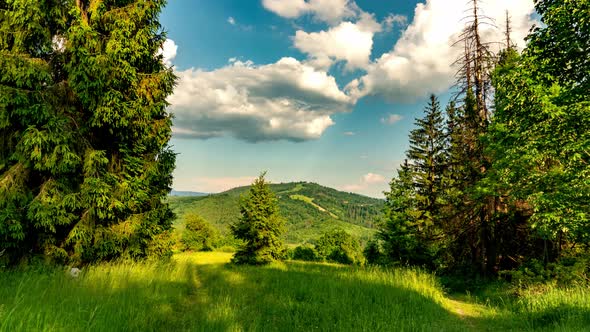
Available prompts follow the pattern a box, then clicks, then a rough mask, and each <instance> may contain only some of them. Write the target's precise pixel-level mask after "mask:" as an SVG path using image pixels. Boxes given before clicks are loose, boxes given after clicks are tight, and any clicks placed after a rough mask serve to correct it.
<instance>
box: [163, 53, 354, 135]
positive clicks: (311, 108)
mask: <svg viewBox="0 0 590 332" xmlns="http://www.w3.org/2000/svg"><path fill="white" fill-rule="evenodd" d="M177 75H178V77H179V82H178V85H177V87H176V89H175V91H174V94H173V95H172V96H171V97H170V98H169V102H170V104H171V106H170V110H171V111H172V113H174V116H175V119H174V127H173V132H174V134H175V135H176V137H186V138H201V139H206V138H212V137H220V136H226V135H230V136H233V137H236V138H238V139H242V140H245V141H250V142H258V141H264V140H279V139H285V140H291V141H305V140H312V139H317V138H319V137H320V136H321V135H322V134H323V133H324V131H325V130H326V129H327V128H328V127H330V126H331V125H333V124H334V122H333V121H332V118H331V115H333V114H335V113H339V112H349V111H350V110H351V108H352V106H353V105H354V104H355V102H356V100H354V99H352V98H350V97H349V96H348V95H346V94H345V93H343V92H342V91H341V90H340V89H339V88H338V85H337V84H336V80H335V79H334V77H332V76H330V75H328V74H327V73H326V72H324V71H318V70H316V69H314V68H313V67H311V66H309V65H307V64H304V63H301V62H299V61H298V60H296V59H293V58H282V59H281V60H279V61H278V62H277V63H274V64H269V65H262V66H257V65H254V64H253V63H252V62H251V61H246V62H242V61H239V60H236V59H231V61H230V64H229V65H228V66H226V67H223V68H221V69H217V70H214V71H203V70H200V69H188V70H185V71H181V72H178V73H177Z"/></svg>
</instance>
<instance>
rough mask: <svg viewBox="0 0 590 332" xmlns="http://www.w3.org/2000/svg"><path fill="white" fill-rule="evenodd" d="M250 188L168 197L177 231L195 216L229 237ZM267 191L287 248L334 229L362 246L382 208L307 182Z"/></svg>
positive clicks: (373, 200) (362, 198)
mask: <svg viewBox="0 0 590 332" xmlns="http://www.w3.org/2000/svg"><path fill="white" fill-rule="evenodd" d="M249 188H250V187H249V186H246V187H239V188H234V189H231V190H228V191H226V192H222V193H219V194H211V195H208V196H202V197H180V196H171V197H169V203H170V205H171V207H172V209H173V211H174V212H175V213H176V215H177V221H176V227H177V228H183V224H184V217H185V216H186V215H188V214H191V213H194V214H198V215H200V216H201V217H203V218H205V219H206V220H207V221H209V222H210V223H211V224H212V225H213V226H215V227H216V228H217V229H219V231H220V232H221V233H222V234H224V235H227V234H229V225H230V224H232V223H234V222H235V221H237V220H238V218H239V217H240V208H239V201H240V196H241V195H244V194H247V191H248V190H249ZM270 188H271V190H272V191H274V192H275V194H276V196H277V198H278V204H279V208H280V211H281V215H282V216H283V218H284V219H285V226H286V232H285V235H284V240H285V242H286V243H287V244H298V243H303V242H314V241H315V240H317V239H318V238H319V237H320V236H321V235H322V234H323V233H324V232H326V231H328V230H330V229H334V228H341V229H344V230H346V231H347V232H349V233H351V234H353V235H355V236H357V237H359V238H360V239H361V240H363V242H364V241H366V240H368V239H369V238H370V237H371V236H372V235H373V234H374V233H375V232H376V229H375V222H376V219H377V218H378V216H379V215H380V213H381V210H382V208H383V204H384V201H383V200H380V199H376V198H370V197H366V196H362V195H357V194H353V193H346V192H342V191H338V190H336V189H332V188H328V187H324V186H321V185H318V184H315V183H308V182H294V183H281V184H271V185H270Z"/></svg>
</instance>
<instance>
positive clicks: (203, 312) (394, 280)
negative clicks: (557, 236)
mask: <svg viewBox="0 0 590 332" xmlns="http://www.w3.org/2000/svg"><path fill="white" fill-rule="evenodd" d="M230 257H231V254H228V253H196V254H188V253H185V254H180V255H177V256H175V257H174V259H173V261H172V262H170V263H114V264H102V265H98V266H94V267H88V268H86V269H84V271H83V273H82V275H81V277H80V278H78V279H73V278H70V277H68V276H67V275H66V273H65V272H64V271H63V270H61V269H55V268H46V269H43V270H39V269H27V270H15V271H2V272H0V331H314V330H317V331H510V330H512V331H534V330H539V329H545V330H547V331H550V330H556V331H584V329H586V330H587V327H588V326H590V319H589V315H590V305H589V293H590V291H589V290H587V289H571V290H557V289H549V290H546V291H545V292H543V293H527V294H522V295H521V297H520V298H518V299H515V300H511V301H507V302H506V303H505V304H504V305H495V304H494V305H491V304H482V303H480V301H476V300H475V299H469V298H457V297H455V298H449V297H448V296H446V295H445V294H444V292H443V291H442V289H441V287H440V286H439V283H438V281H437V279H436V277H434V276H432V275H430V274H427V273H423V272H420V271H417V270H408V269H392V270H387V269H380V268H360V267H345V266H340V265H331V264H313V263H302V262H286V263H276V264H272V265H270V266H265V267H237V266H232V265H228V264H226V263H227V262H228V261H229V259H230Z"/></svg>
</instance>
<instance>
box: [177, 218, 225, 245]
mask: <svg viewBox="0 0 590 332" xmlns="http://www.w3.org/2000/svg"><path fill="white" fill-rule="evenodd" d="M185 220H186V221H185V225H184V230H183V232H182V239H181V242H182V249H183V250H194V251H211V250H213V249H214V248H215V246H216V245H217V239H218V237H219V235H218V234H217V230H216V229H215V228H213V226H211V224H209V223H208V222H207V221H206V220H205V219H203V218H202V217H200V216H199V215H196V214H191V215H188V216H186V218H185Z"/></svg>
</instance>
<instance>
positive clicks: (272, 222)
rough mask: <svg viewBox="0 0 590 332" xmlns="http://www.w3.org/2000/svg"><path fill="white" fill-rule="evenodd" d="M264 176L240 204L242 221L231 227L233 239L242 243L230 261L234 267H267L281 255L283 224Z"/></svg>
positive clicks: (261, 176) (255, 181) (256, 181)
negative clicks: (244, 265) (248, 265)
mask: <svg viewBox="0 0 590 332" xmlns="http://www.w3.org/2000/svg"><path fill="white" fill-rule="evenodd" d="M264 176H265V173H263V174H262V175H260V176H259V177H258V178H257V179H256V180H254V183H252V186H251V187H250V190H249V191H248V195H247V196H245V197H243V198H242V201H241V202H240V212H241V214H242V216H241V218H240V219H239V220H238V222H236V223H235V224H232V225H231V231H232V234H233V235H234V236H235V238H236V239H239V240H242V241H244V244H243V245H242V246H241V247H240V248H239V249H238V251H237V252H236V253H235V254H234V257H233V258H232V262H234V263H236V264H252V265H259V264H268V263H270V262H272V261H275V260H278V259H281V258H282V256H283V243H282V241H281V234H282V233H283V231H284V225H283V224H284V221H283V219H282V218H281V216H280V213H279V208H278V206H277V199H276V197H275V195H274V193H273V192H272V191H271V190H270V188H269V187H268V184H267V182H266V180H265V179H264Z"/></svg>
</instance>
